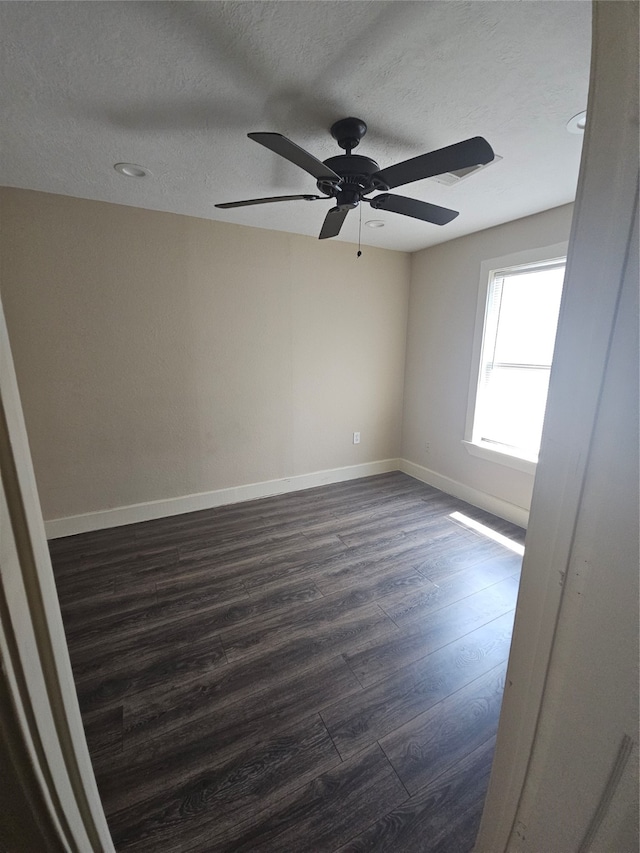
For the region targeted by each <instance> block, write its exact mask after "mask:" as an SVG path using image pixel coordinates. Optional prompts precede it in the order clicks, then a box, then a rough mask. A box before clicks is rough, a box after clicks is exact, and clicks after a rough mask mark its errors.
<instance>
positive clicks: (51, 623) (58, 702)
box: [0, 304, 114, 853]
mask: <svg viewBox="0 0 640 853" xmlns="http://www.w3.org/2000/svg"><path fill="white" fill-rule="evenodd" d="M0 699H2V702H0V748H1V749H2V751H3V757H4V760H5V762H4V763H6V764H8V765H9V766H5V767H3V768H2V772H3V775H4V776H5V778H4V780H3V782H4V784H5V786H6V788H5V789H6V790H7V791H8V795H9V796H11V789H12V787H13V788H14V789H15V799H16V800H20V801H21V802H22V803H23V804H24V803H28V804H29V806H30V807H29V806H27V807H25V808H23V810H22V816H21V818H19V819H18V818H17V817H16V815H15V814H13V815H12V824H13V825H12V826H11V827H10V830H11V833H12V836H11V837H12V840H13V843H20V847H15V848H14V849H16V850H18V849H20V850H21V851H25V853H27V851H28V853H31V851H32V850H33V851H34V853H35V850H36V849H37V850H42V849H43V848H42V846H41V844H44V845H45V848H44V849H45V850H55V851H59V850H64V851H67V852H68V853H113V851H114V847H113V842H112V841H111V836H110V834H109V829H108V828H107V822H106V818H105V815H104V811H103V808H102V803H101V802H100V796H99V794H98V789H97V787H96V782H95V777H94V774H93V768H92V766H91V760H90V758H89V751H88V749H87V743H86V740H85V735H84V730H83V727H82V720H81V717H80V709H79V707H78V700H77V696H76V691H75V685H74V681H73V673H72V671H71V664H70V662H69V653H68V650H67V644H66V638H65V634H64V629H63V626H62V618H61V615H60V607H59V604H58V597H57V592H56V587H55V583H54V578H53V570H52V568H51V561H50V558H49V550H48V547H47V540H46V537H45V532H44V523H43V520H42V513H41V510H40V504H39V501H38V493H37V489H36V482H35V478H34V474H33V466H32V463H31V456H30V452H29V444H28V440H27V433H26V430H25V425H24V419H23V416H22V407H21V404H20V397H19V394H18V386H17V383H16V377H15V372H14V368H13V361H12V358H11V351H10V348H9V337H8V333H7V327H6V324H5V319H4V314H3V312H2V305H1V304H0ZM7 777H8V779H7ZM30 821H31V822H32V824H33V825H32V826H31V827H30V826H29V823H30ZM16 823H19V824H20V825H16ZM33 826H37V827H38V830H37V834H38V836H39V839H40V842H39V843H38V846H37V848H36V847H35V846H33V845H34V842H33V840H27V838H30V839H32V838H33V834H34V832H35V830H34V829H33ZM21 834H22V835H21ZM21 837H22V838H23V840H22V841H20V838H21ZM1 840H2V834H1V833H0V841H1Z"/></svg>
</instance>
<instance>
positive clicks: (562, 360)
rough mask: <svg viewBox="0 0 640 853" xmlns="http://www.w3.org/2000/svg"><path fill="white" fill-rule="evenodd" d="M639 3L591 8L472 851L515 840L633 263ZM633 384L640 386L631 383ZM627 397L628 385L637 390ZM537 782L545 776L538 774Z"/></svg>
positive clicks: (511, 846)
mask: <svg viewBox="0 0 640 853" xmlns="http://www.w3.org/2000/svg"><path fill="white" fill-rule="evenodd" d="M637 64H638V8H637V4H635V3H611V2H605V0H596V2H594V4H593V46H592V58H591V76H590V82H589V98H588V105H587V127H586V131H585V139H584V143H583V149H582V161H581V165H580V175H579V179H578V191H577V197H576V204H575V209H574V217H573V223H572V227H571V235H570V239H569V253H568V259H567V271H566V275H565V286H564V292H563V296H562V304H561V308H560V320H559V324H558V334H557V339H556V349H555V353H554V364H553V367H552V370H551V380H550V383H549V397H548V401H547V411H546V415H545V424H544V428H543V434H542V443H541V448H540V461H539V463H538V470H537V474H536V481H535V484H534V491H533V498H532V503H531V522H530V525H529V530H528V534H527V550H526V553H525V557H524V562H523V567H522V577H521V582H520V594H519V597H518V606H517V609H516V620H515V627H514V635H513V641H512V645H511V655H510V658H509V668H508V671H507V681H506V683H507V687H506V689H505V693H504V699H503V703H502V712H501V715H500V725H499V728H498V738H497V742H496V752H495V757H494V761H493V768H492V772H491V778H490V781H489V789H488V793H487V798H486V801H485V807H484V812H483V816H482V821H481V825H480V831H479V835H478V838H477V839H476V846H475V848H474V849H475V851H476V853H505V851H509V853H511V851H513V853H515V851H516V850H523V849H525V846H524V844H523V843H521V840H518V839H516V838H515V837H514V836H515V834H516V831H517V828H518V826H519V825H522V826H525V827H526V826H527V823H528V821H529V816H528V815H527V814H524V813H522V812H521V805H522V795H523V791H524V790H525V788H526V786H527V784H528V783H529V782H530V778H529V773H530V769H531V757H532V754H533V752H534V749H535V746H536V742H537V737H538V734H539V732H538V725H539V720H540V712H541V708H542V705H543V700H544V696H545V689H546V684H547V677H548V673H549V666H550V661H551V659H552V655H553V651H554V644H555V641H556V635H557V631H558V625H559V623H560V622H561V621H562V619H563V618H567V617H566V615H565V613H564V612H563V609H562V607H561V605H562V596H563V589H564V585H563V584H562V583H561V582H560V580H561V578H562V577H563V576H564V573H565V572H566V571H567V570H568V567H569V564H570V561H571V558H572V554H573V550H572V549H573V544H574V532H575V529H576V525H577V520H578V517H579V514H580V509H581V499H582V492H583V487H584V482H585V477H586V475H587V470H588V462H589V453H590V449H591V440H592V435H593V430H594V426H595V423H596V419H597V415H598V407H599V404H600V394H601V388H602V384H603V377H604V372H605V368H606V364H607V358H608V352H609V347H610V341H611V337H612V334H613V329H614V325H615V319H616V312H617V309H618V300H619V295H620V290H621V284H622V281H623V277H624V271H625V266H626V262H627V252H628V247H629V244H630V231H631V230H632V229H633V220H634V211H635V208H636V203H637V192H638V159H637V148H638V130H637V110H638V100H637V99H638V91H637V84H638V69H637ZM634 390H637V389H634ZM630 393H631V392H630ZM531 784H532V785H535V784H541V781H540V779H534V780H531Z"/></svg>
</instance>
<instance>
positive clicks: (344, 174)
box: [317, 154, 388, 207]
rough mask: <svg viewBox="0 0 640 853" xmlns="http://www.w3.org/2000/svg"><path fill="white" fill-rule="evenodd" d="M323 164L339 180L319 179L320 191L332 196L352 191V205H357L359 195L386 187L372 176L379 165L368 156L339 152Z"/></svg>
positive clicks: (378, 169)
mask: <svg viewBox="0 0 640 853" xmlns="http://www.w3.org/2000/svg"><path fill="white" fill-rule="evenodd" d="M324 165H325V166H328V167H329V168H330V169H333V171H334V172H336V174H338V175H340V178H341V180H340V182H339V183H336V182H333V181H327V180H324V179H320V180H319V181H318V182H317V187H318V189H319V190H320V192H322V193H325V194H326V195H329V196H333V197H334V198H338V197H339V195H342V194H345V193H350V194H351V193H353V194H355V197H356V203H355V204H354V205H353V207H356V206H357V203H358V201H359V200H360V197H361V196H363V195H366V194H367V193H370V192H373V190H379V189H385V190H386V189H388V187H386V186H385V185H383V184H382V182H381V181H380V180H379V179H374V178H373V176H374V175H375V174H376V173H377V172H379V171H380V166H379V165H378V164H377V163H376V161H375V160H372V159H371V158H370V157H364V156H362V155H361V154H339V155H338V156H337V157H329V159H328V160H325V161H324ZM339 203H340V202H339ZM345 203H346V202H345Z"/></svg>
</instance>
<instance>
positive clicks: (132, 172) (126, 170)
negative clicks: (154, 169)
mask: <svg viewBox="0 0 640 853" xmlns="http://www.w3.org/2000/svg"><path fill="white" fill-rule="evenodd" d="M113 168H114V169H115V170H116V172H120V174H121V175H124V176H125V177H126V178H146V177H147V175H150V174H151V172H150V171H149V170H148V169H145V168H144V166H137V165H136V164H135V163H116V165H115V166H114V167H113Z"/></svg>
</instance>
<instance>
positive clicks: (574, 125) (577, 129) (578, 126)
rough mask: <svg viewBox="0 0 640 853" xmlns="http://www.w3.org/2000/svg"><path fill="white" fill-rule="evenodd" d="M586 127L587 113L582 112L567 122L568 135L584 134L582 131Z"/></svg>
mask: <svg viewBox="0 0 640 853" xmlns="http://www.w3.org/2000/svg"><path fill="white" fill-rule="evenodd" d="M586 126H587V113H586V110H583V111H582V112H581V113H578V115H575V116H574V117H573V118H570V119H569V121H568V122H567V130H568V131H569V133H584V129H585V127H586Z"/></svg>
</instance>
